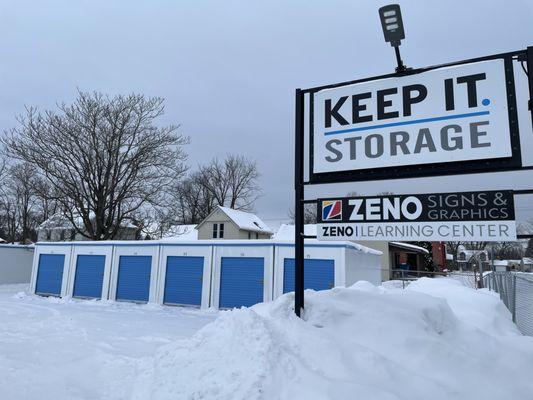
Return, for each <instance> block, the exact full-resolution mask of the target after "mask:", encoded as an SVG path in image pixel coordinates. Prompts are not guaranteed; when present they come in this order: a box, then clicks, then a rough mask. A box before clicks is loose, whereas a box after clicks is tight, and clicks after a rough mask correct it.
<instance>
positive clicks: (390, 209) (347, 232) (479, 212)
mask: <svg viewBox="0 0 533 400" xmlns="http://www.w3.org/2000/svg"><path fill="white" fill-rule="evenodd" d="M317 221H318V227H317V238H318V239H319V240H357V241H368V240H382V241H394V240H400V241H426V240H427V241H514V240H516V223H515V213H514V200H513V192H512V191H510V190H496V191H487V192H461V193H437V194H410V195H387V196H368V197H344V198H335V199H318V204H317Z"/></svg>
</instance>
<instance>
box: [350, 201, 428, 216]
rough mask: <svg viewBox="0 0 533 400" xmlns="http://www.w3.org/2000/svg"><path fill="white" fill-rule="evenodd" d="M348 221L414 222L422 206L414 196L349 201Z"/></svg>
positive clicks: (420, 213)
mask: <svg viewBox="0 0 533 400" xmlns="http://www.w3.org/2000/svg"><path fill="white" fill-rule="evenodd" d="M348 205H349V206H350V207H353V208H352V211H351V213H350V217H349V219H350V221H405V220H408V221H414V220H416V219H417V218H419V217H420V216H421V215H422V211H423V206H422V202H421V201H420V199H418V198H417V197H415V196H408V197H406V198H404V199H401V198H400V197H375V198H371V197H370V198H359V199H349V200H348Z"/></svg>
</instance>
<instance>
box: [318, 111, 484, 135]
mask: <svg viewBox="0 0 533 400" xmlns="http://www.w3.org/2000/svg"><path fill="white" fill-rule="evenodd" d="M489 114H490V111H479V112H473V113H467V114H454V115H445V116H442V117H433V118H422V119H414V120H412V121H403V122H391V123H390V124H381V125H373V126H363V127H361V128H351V129H341V130H338V131H329V132H324V135H325V136H329V135H339V134H342V133H350V132H361V131H369V130H372V129H381V128H390V127H393V126H403V125H416V124H423V123H425V122H435V121H446V120H449V119H461V118H470V117H479V116H481V115H489Z"/></svg>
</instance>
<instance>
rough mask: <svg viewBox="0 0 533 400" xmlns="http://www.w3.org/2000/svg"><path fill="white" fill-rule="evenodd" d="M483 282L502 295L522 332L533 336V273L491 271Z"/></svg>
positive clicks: (501, 297)
mask: <svg viewBox="0 0 533 400" xmlns="http://www.w3.org/2000/svg"><path fill="white" fill-rule="evenodd" d="M483 283H484V286H485V287H486V288H488V289H490V290H493V291H495V292H497V293H498V294H499V295H500V299H501V300H502V301H503V303H504V304H505V305H506V306H507V308H508V309H509V311H511V314H512V315H513V321H514V323H515V324H516V326H518V329H520V332H522V333H523V334H524V335H528V336H533V274H527V273H520V272H491V273H489V274H486V275H485V276H484V277H483Z"/></svg>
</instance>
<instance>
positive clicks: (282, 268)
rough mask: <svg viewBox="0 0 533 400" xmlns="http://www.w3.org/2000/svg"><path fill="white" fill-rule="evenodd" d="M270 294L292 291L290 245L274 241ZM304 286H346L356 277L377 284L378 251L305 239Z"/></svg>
mask: <svg viewBox="0 0 533 400" xmlns="http://www.w3.org/2000/svg"><path fill="white" fill-rule="evenodd" d="M274 247H275V250H274V254H275V256H274V258H275V267H274V277H275V282H274V298H277V297H279V296H281V295H282V294H284V293H288V292H292V291H294V274H295V265H294V245H293V244H292V243H290V242H277V243H275V244H274ZM304 252H305V253H304V257H305V259H304V268H305V273H304V287H305V288H306V289H313V290H326V289H331V288H333V287H335V286H350V285H352V284H354V283H355V282H357V281H359V280H366V281H369V282H371V283H373V284H375V285H379V284H381V266H380V258H379V257H380V255H381V253H380V252H379V251H375V250H371V249H369V248H366V247H364V246H360V245H358V244H355V243H352V242H328V243H323V242H319V241H317V240H306V241H305V249H304Z"/></svg>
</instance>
